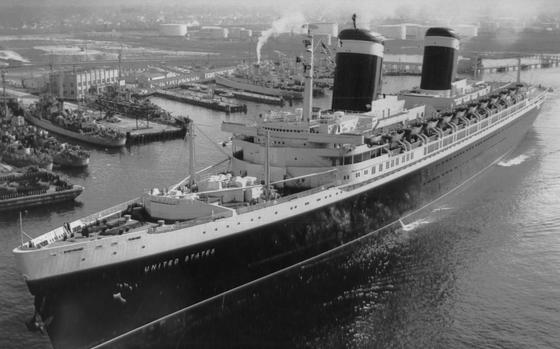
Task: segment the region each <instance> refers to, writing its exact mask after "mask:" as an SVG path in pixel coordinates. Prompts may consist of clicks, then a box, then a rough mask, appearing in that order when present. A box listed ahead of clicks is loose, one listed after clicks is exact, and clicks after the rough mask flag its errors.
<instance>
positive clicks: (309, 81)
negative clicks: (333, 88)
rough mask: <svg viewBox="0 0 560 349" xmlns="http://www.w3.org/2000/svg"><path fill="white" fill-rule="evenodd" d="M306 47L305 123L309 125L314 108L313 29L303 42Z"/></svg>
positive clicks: (304, 63) (304, 64) (304, 66)
mask: <svg viewBox="0 0 560 349" xmlns="http://www.w3.org/2000/svg"><path fill="white" fill-rule="evenodd" d="M303 44H304V45H305V61H304V62H303V75H304V78H305V88H304V92H303V121H304V122H307V123H309V120H311V108H312V106H313V35H311V29H309V26H308V29H307V38H306V39H305V40H303Z"/></svg>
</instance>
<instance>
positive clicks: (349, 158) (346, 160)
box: [344, 156, 352, 165]
mask: <svg viewBox="0 0 560 349" xmlns="http://www.w3.org/2000/svg"><path fill="white" fill-rule="evenodd" d="M351 164H352V156H345V157H344V165H351Z"/></svg>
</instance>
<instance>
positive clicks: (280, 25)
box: [257, 13, 307, 63]
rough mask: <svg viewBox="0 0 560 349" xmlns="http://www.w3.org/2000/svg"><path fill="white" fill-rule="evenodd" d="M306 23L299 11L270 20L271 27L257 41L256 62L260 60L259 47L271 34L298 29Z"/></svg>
mask: <svg viewBox="0 0 560 349" xmlns="http://www.w3.org/2000/svg"><path fill="white" fill-rule="evenodd" d="M305 23H307V22H306V21H305V17H304V16H303V14H301V13H291V14H288V15H286V16H283V17H282V18H279V19H277V20H275V21H274V22H272V27H271V28H270V29H267V30H265V31H263V32H262V33H261V36H260V37H259V41H258V42H257V63H260V62H261V49H262V47H263V45H264V44H265V43H266V42H267V41H268V39H269V38H270V37H271V36H274V37H276V36H278V35H279V34H281V33H289V32H290V31H292V30H294V31H296V30H297V31H300V30H301V27H302V26H303V25H304V24H305Z"/></svg>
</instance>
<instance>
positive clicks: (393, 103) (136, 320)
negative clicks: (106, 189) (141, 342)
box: [13, 24, 547, 348]
mask: <svg viewBox="0 0 560 349" xmlns="http://www.w3.org/2000/svg"><path fill="white" fill-rule="evenodd" d="M428 32H430V31H428ZM434 34H436V35H430V36H428V38H427V40H429V41H430V42H429V43H430V45H431V44H432V43H433V42H435V44H436V48H437V44H438V43H439V44H443V45H444V49H441V50H436V52H437V54H435V55H433V56H432V55H429V56H426V59H427V60H428V64H425V65H424V67H425V69H428V67H430V66H432V64H435V65H439V66H441V67H448V66H451V67H453V65H454V60H455V59H456V50H457V44H458V42H457V43H456V42H455V40H456V38H455V34H454V33H453V31H451V30H449V29H443V28H438V29H437V30H434ZM338 38H339V40H340V41H341V42H342V47H341V48H340V49H339V50H338V52H337V55H336V63H337V64H336V72H335V78H334V87H333V100H332V106H331V110H326V111H317V110H314V109H313V108H312V86H313V83H312V82H313V50H312V49H313V37H312V36H311V35H307V36H305V37H304V44H305V51H306V60H305V62H304V76H305V93H304V95H305V98H304V107H303V109H302V110H301V111H298V112H295V113H270V114H268V115H265V116H263V117H262V118H257V121H256V122H248V123H236V122H224V123H223V124H222V130H223V131H226V132H229V133H231V134H232V146H231V149H232V154H231V156H230V157H229V159H227V160H226V161H224V162H221V163H218V164H215V165H214V166H211V167H209V168H206V169H204V170H201V171H198V172H196V171H195V152H194V147H193V145H194V139H195V137H194V136H195V134H194V129H195V128H194V125H193V124H192V122H188V123H187V126H188V137H187V140H188V142H189V149H190V151H189V158H190V161H189V173H190V176H189V177H187V178H186V179H185V180H183V181H181V182H179V183H177V184H175V185H173V186H171V187H169V188H153V189H151V190H149V191H147V192H146V193H144V194H143V195H142V196H141V197H139V198H137V199H134V200H131V201H128V202H124V203H122V204H120V205H117V206H115V207H112V208H110V209H107V210H104V211H102V212H99V213H96V214H93V215H91V216H88V217H83V218H81V219H79V220H76V221H73V222H70V223H68V224H65V225H64V226H62V227H59V228H56V229H54V230H52V231H49V232H46V233H45V234H43V235H41V236H38V237H36V238H34V239H31V240H30V241H26V242H24V243H23V244H22V245H20V246H18V247H16V248H15V249H14V250H13V252H14V255H15V259H16V264H17V267H18V269H19V271H20V272H21V273H22V274H23V275H24V278H25V282H26V283H27V286H28V288H29V291H30V292H31V294H33V295H34V296H35V314H34V315H33V318H32V320H31V321H30V324H31V325H33V326H30V327H35V328H37V327H38V328H44V329H45V330H46V332H47V333H48V335H49V337H50V339H51V342H52V343H53V346H54V347H56V348H75V347H86V346H92V345H96V344H100V343H103V342H105V341H107V340H110V339H111V338H112V337H115V336H118V335H119V334H122V333H125V332H127V331H129V330H131V329H134V328H137V327H139V326H142V325H144V324H146V323H149V322H151V321H155V320H157V319H158V318H160V317H162V316H164V315H167V314H169V313H172V312H175V311H177V310H179V309H182V308H184V307H187V306H189V305H192V304H194V303H196V302H198V301H201V300H204V299H207V298H208V297H212V296H215V295H217V294H220V293H221V292H225V291H227V290H230V289H232V288H234V287H237V286H240V285H243V284H245V283H247V282H250V281H253V280H255V279H257V278H259V277H263V276H265V275H268V274H270V273H272V272H275V271H279V270H281V269H283V268H287V267H290V266H293V265H294V264H297V263H303V262H304V261H307V260H309V259H310V258H314V257H316V256H318V255H320V254H324V253H328V252H329V251H331V250H333V249H335V248H339V247H340V246H344V245H348V244H352V243H353V242H355V241H357V240H359V239H362V238H364V237H366V236H370V235H373V234H380V233H381V232H382V231H386V230H394V229H401V227H402V223H400V222H402V221H401V220H400V219H401V218H402V217H403V215H406V214H407V213H409V212H412V211H413V210H417V209H419V208H421V207H424V206H425V205H428V204H430V203H431V202H433V201H434V200H437V198H439V197H440V196H441V195H445V194H446V193H449V192H450V191H453V190H455V189H456V188H457V187H459V186H462V185H465V184H466V183H467V182H468V181H469V180H470V179H471V178H473V177H474V176H477V175H478V174H480V173H481V172H483V171H484V170H487V169H489V168H490V167H491V166H492V165H493V164H495V163H497V162H498V161H500V160H501V159H503V157H504V156H506V155H507V154H509V153H510V152H511V151H512V150H513V149H515V148H516V146H517V145H518V144H519V142H520V141H521V140H522V139H523V137H524V135H525V133H526V132H527V130H528V129H529V128H530V127H531V125H532V123H533V121H534V120H535V118H536V117H537V114H538V113H539V111H540V109H541V106H542V104H543V103H544V101H545V97H546V94H547V92H546V90H544V89H543V88H539V87H536V86H529V85H525V84H516V83H512V84H502V85H495V84H488V89H487V90H486V92H485V93H481V94H479V95H478V97H477V98H473V99H471V100H470V101H469V102H468V103H469V104H468V105H467V106H464V105H461V106H454V105H451V104H450V102H449V100H444V98H446V97H438V95H435V94H428V93H422V94H424V96H423V97H421V96H420V97H421V98H416V99H415V100H414V101H413V102H410V101H409V102H408V103H414V105H412V106H409V107H405V103H407V102H406V101H405V100H403V99H402V98H401V97H399V96H388V95H382V94H380V87H381V76H380V72H381V66H382V60H383V52H384V43H383V38H382V37H381V36H379V35H377V34H375V33H371V32H369V31H368V30H364V29H358V28H356V25H355V24H354V28H350V29H345V30H342V31H341V32H340V34H339V36H338ZM457 41H458V40H457ZM429 47H432V46H429ZM431 60H436V61H437V62H432V61H431ZM446 69H447V68H445V69H444V68H442V69H441V70H435V71H433V72H431V74H435V75H437V77H436V78H437V79H438V81H439V79H440V76H439V75H443V76H444V78H442V81H443V82H444V84H443V85H444V86H443V87H447V86H450V84H451V82H452V81H453V75H454V74H453V72H452V73H451V74H447V73H448V71H447V70H446ZM428 75H429V74H428ZM427 78H428V79H430V78H432V79H433V77H429V76H428V77H427ZM423 82H424V83H428V86H430V84H429V82H430V81H423ZM423 86H425V85H423ZM426 89H427V88H426ZM442 94H444V95H445V93H442ZM417 95H418V94H417ZM415 97H419V96H415ZM438 110H439V111H438Z"/></svg>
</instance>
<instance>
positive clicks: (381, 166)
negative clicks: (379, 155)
mask: <svg viewBox="0 0 560 349" xmlns="http://www.w3.org/2000/svg"><path fill="white" fill-rule="evenodd" d="M381 171H383V164H379V172H381Z"/></svg>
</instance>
